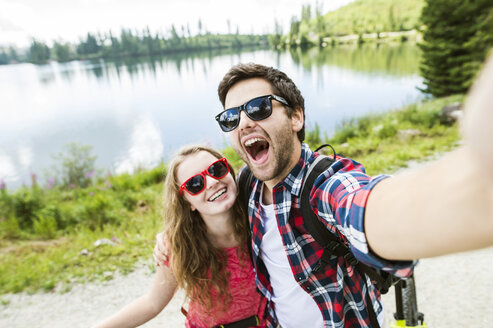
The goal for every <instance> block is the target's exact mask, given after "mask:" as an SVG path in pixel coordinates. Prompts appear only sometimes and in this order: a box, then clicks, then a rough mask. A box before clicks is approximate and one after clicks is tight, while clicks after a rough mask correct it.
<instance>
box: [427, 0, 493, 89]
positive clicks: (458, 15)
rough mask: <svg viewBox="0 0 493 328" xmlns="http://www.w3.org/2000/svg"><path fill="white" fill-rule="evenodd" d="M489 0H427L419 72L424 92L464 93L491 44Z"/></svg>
mask: <svg viewBox="0 0 493 328" xmlns="http://www.w3.org/2000/svg"><path fill="white" fill-rule="evenodd" d="M492 10H493V2H492V1H491V0H475V1H460V0H426V3H425V7H424V8H423V11H422V16H421V19H422V22H423V23H424V24H425V25H426V30H425V31H424V34H423V42H422V43H421V44H420V47H421V49H422V50H423V56H422V59H421V65H420V71H421V75H422V76H423V77H424V79H425V81H424V84H425V85H426V88H425V89H424V91H425V92H427V93H430V94H432V95H433V96H436V97H441V96H447V95H451V94H456V93H464V92H466V91H467V90H468V88H469V87H470V85H471V83H472V81H473V80H474V77H475V76H476V73H477V71H478V69H479V67H480V65H481V63H482V62H483V61H484V59H485V57H486V55H487V52H488V51H489V49H491V47H492V46H493V36H492V33H493V13H492Z"/></svg>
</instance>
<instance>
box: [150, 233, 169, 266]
mask: <svg viewBox="0 0 493 328" xmlns="http://www.w3.org/2000/svg"><path fill="white" fill-rule="evenodd" d="M153 256H154V262H155V263H156V266H161V265H166V266H168V263H169V248H168V242H167V240H166V236H165V234H164V231H161V232H160V233H158V234H157V235H156V245H155V246H154V253H153Z"/></svg>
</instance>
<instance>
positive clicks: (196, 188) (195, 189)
mask: <svg viewBox="0 0 493 328" xmlns="http://www.w3.org/2000/svg"><path fill="white" fill-rule="evenodd" d="M185 188H187V190H188V191H189V192H190V193H191V194H192V195H195V194H198V193H199V192H201V191H202V189H204V177H203V176H201V175H200V174H199V175H196V176H194V177H191V178H190V179H189V180H188V181H187V183H186V184H185Z"/></svg>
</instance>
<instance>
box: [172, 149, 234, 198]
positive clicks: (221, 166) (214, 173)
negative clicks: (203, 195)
mask: <svg viewBox="0 0 493 328" xmlns="http://www.w3.org/2000/svg"><path fill="white" fill-rule="evenodd" d="M228 173H229V165H228V161H227V160H226V158H221V159H219V160H217V161H215V162H214V163H212V164H211V165H209V167H207V168H206V169H205V170H203V171H202V172H200V173H199V174H196V175H194V176H193V177H191V178H189V179H187V181H185V182H183V183H182V185H181V186H180V195H183V190H186V191H187V192H188V193H189V194H190V195H192V196H193V195H197V194H199V193H200V192H202V191H203V190H204V189H205V175H206V174H207V175H208V176H210V177H212V178H214V179H216V180H219V179H222V178H224V177H225V176H226V175H227V174H228Z"/></svg>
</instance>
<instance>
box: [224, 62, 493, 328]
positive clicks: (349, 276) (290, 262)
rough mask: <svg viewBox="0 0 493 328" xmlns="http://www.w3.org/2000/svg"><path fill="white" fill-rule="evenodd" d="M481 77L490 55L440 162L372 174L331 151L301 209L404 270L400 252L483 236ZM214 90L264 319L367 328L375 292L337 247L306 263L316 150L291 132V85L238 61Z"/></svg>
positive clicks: (488, 100)
mask: <svg viewBox="0 0 493 328" xmlns="http://www.w3.org/2000/svg"><path fill="white" fill-rule="evenodd" d="M492 82H493V57H492V58H490V60H489V63H488V66H487V67H486V69H485V71H484V72H483V74H482V76H481V80H480V82H479V83H478V85H477V86H476V87H475V89H474V91H473V92H472V94H471V95H470V97H469V99H468V103H467V105H466V112H467V115H468V121H467V124H466V125H465V126H466V128H465V131H464V132H465V137H466V141H467V143H466V145H465V146H463V147H461V148H460V149H458V150H457V151H455V152H453V153H451V154H449V155H447V156H445V157H444V158H442V159H441V160H440V161H438V162H436V163H433V164H432V165H430V166H428V167H426V168H423V169H421V170H415V171H413V172H410V173H409V174H406V175H402V176H396V177H394V178H392V179H386V177H384V176H380V177H376V178H374V179H372V178H370V177H369V176H367V175H366V174H365V172H364V169H363V167H362V166H361V165H360V164H358V163H356V162H354V161H352V160H350V159H345V158H341V159H339V160H338V161H336V162H335V163H334V164H333V165H332V166H331V167H330V168H329V169H328V170H327V171H326V172H324V173H322V174H321V175H320V176H319V177H318V178H317V179H316V180H315V184H314V186H313V189H312V191H311V194H310V204H311V206H312V208H313V209H314V211H315V212H316V213H317V214H318V217H319V219H320V220H321V221H322V222H323V223H324V224H325V225H326V227H327V229H329V230H330V231H332V232H333V233H334V234H336V235H338V236H339V237H340V238H341V239H342V240H344V241H345V242H347V243H348V245H349V247H350V249H351V251H352V253H353V254H354V256H355V257H356V258H357V259H358V260H359V261H361V262H363V263H365V264H368V265H370V266H373V267H375V268H378V269H383V270H386V271H390V272H392V273H393V274H396V275H400V276H407V275H409V274H410V273H411V270H412V265H413V262H411V261H402V260H412V259H416V258H421V257H429V256H438V255H442V254H446V253H451V252H456V251H463V250H469V249H474V248H480V247H485V246H488V245H492V244H493V183H492V182H493V147H491V146H490V145H489V143H490V141H492V140H493V131H492V129H490V128H489V124H492V123H493V119H492V115H493V114H492V113H491V104H492V103H493V96H492V93H491V92H488V91H487V90H486V89H487V85H489V86H490V87H491V85H493V83H492ZM218 93H219V98H220V100H221V103H222V104H223V106H224V108H226V109H227V110H226V111H224V112H222V113H220V114H219V115H217V116H216V120H218V122H219V125H220V126H221V128H222V129H223V131H225V132H227V133H228V135H229V138H230V141H231V144H232V146H233V148H234V149H235V151H236V152H237V153H238V155H239V156H240V157H241V158H242V159H243V161H244V162H245V163H246V164H247V165H248V166H249V168H250V169H251V171H252V172H253V174H254V176H255V178H256V179H254V181H253V183H252V188H253V191H252V193H251V194H250V199H249V219H250V224H251V228H252V238H253V257H254V266H255V270H256V273H257V285H258V288H259V289H260V291H261V292H262V293H263V294H264V295H265V296H266V297H267V299H268V300H269V302H270V306H271V310H272V311H271V315H272V316H273V318H274V317H275V318H277V320H278V322H279V323H280V324H281V326H282V327H302V326H306V325H309V326H310V327H370V326H373V327H374V326H375V323H373V324H372V323H371V320H370V315H369V309H368V307H372V308H373V311H374V313H376V315H377V316H378V317H379V320H378V321H380V325H381V324H382V315H381V313H382V306H381V303H380V299H379V293H378V291H376V290H375V287H374V286H373V284H371V282H370V281H369V279H368V278H367V277H366V276H361V275H360V274H359V272H357V271H355V270H354V268H353V267H352V266H351V264H349V263H348V262H347V261H346V260H345V259H344V258H340V257H339V258H337V257H333V258H332V260H331V263H330V264H329V265H328V266H327V267H326V268H325V270H324V271H322V272H321V273H313V272H312V270H313V268H314V266H315V265H316V264H317V263H318V261H319V256H320V253H321V251H322V250H321V247H320V245H319V244H318V243H317V242H315V241H314V240H313V238H312V237H311V236H310V235H309V234H308V232H307V229H306V227H305V225H304V222H303V218H302V216H301V212H300V198H299V197H300V186H301V184H302V182H303V179H304V178H305V175H306V173H307V170H308V167H309V166H310V164H311V163H312V162H313V161H314V159H315V157H316V156H317V154H316V153H312V151H311V150H310V149H309V148H308V147H307V145H306V144H304V143H303V139H304V100H303V97H302V96H301V94H300V91H299V90H298V88H297V87H296V86H295V85H294V83H293V82H292V81H291V79H289V77H287V76H286V75H285V74H284V73H282V72H280V71H278V70H276V69H274V68H270V67H265V66H262V65H256V64H240V65H237V66H234V67H232V68H231V69H230V70H229V72H228V73H226V75H225V77H224V78H223V80H222V81H221V83H220V85H219V88H218ZM485 116H487V117H485ZM485 120H487V121H485ZM486 122H489V124H488V123H486ZM370 303H371V304H370ZM370 311H371V309H370Z"/></svg>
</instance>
